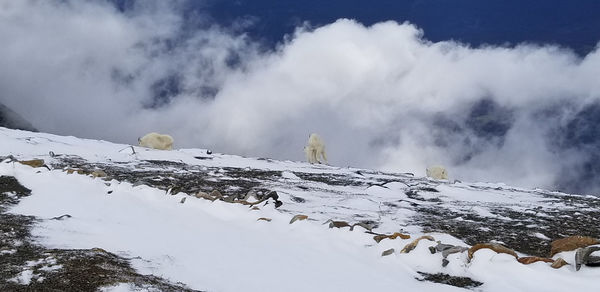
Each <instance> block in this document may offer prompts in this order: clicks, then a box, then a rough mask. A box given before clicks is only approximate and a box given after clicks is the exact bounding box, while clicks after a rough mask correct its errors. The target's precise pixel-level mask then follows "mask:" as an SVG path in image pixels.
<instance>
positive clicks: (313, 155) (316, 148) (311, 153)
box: [304, 133, 327, 164]
mask: <svg viewBox="0 0 600 292" xmlns="http://www.w3.org/2000/svg"><path fill="white" fill-rule="evenodd" d="M304 154H306V159H307V160H308V163H310V164H314V163H327V156H326V155H325V144H324V143H323V140H321V137H319V135H317V134H315V133H312V134H310V136H309V138H308V145H306V146H305V147H304ZM319 157H322V158H323V161H320V160H319Z"/></svg>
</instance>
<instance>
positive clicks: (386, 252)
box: [381, 248, 394, 257]
mask: <svg viewBox="0 0 600 292" xmlns="http://www.w3.org/2000/svg"><path fill="white" fill-rule="evenodd" d="M393 253H394V249H393V248H390V249H388V250H385V251H383V252H382V253H381V256H382V257H384V256H389V255H391V254H393Z"/></svg>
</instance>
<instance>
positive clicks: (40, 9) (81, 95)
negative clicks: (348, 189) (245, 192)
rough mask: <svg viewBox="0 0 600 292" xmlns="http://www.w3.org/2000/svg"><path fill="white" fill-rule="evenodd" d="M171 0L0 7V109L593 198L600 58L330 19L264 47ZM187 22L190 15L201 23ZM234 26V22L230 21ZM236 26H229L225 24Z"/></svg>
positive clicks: (221, 146) (76, 128)
mask: <svg viewBox="0 0 600 292" xmlns="http://www.w3.org/2000/svg"><path fill="white" fill-rule="evenodd" d="M184 4H185V2H182V1H174V2H169V3H167V1H140V2H135V3H134V4H133V5H130V6H131V7H128V8H127V9H125V10H124V11H121V10H118V9H116V8H115V7H114V6H113V5H112V4H110V3H109V2H106V1H85V2H84V1H58V0H48V1H35V0H23V1H10V0H0V39H1V40H2V43H3V45H2V46H0V102H1V103H3V104H5V105H6V106H8V107H10V108H12V109H13V110H14V111H16V112H18V113H19V114H21V115H22V116H23V117H25V118H26V119H27V120H29V121H30V122H31V123H32V124H33V126H34V127H36V128H38V129H39V130H40V131H46V132H51V133H57V134H65V135H76V136H81V137H88V138H97V139H105V140H110V141H114V142H122V143H131V144H135V143H136V141H137V137H140V136H142V135H144V134H145V133H147V132H150V131H157V132H164V133H169V134H171V135H172V136H173V137H174V138H175V144H176V145H175V147H176V148H187V147H200V148H210V149H213V150H214V151H217V152H223V153H231V154H240V155H249V156H261V157H271V158H276V159H290V160H303V151H302V147H303V146H304V144H305V143H306V140H307V138H308V135H309V134H310V133H312V132H318V133H319V134H320V135H321V136H322V137H323V139H324V140H325V143H326V145H327V149H328V155H329V157H328V158H329V159H330V163H331V164H333V165H336V166H357V167H369V168H377V169H383V170H394V171H408V172H413V173H415V174H417V175H424V173H425V167H426V166H427V165H431V164H444V165H447V166H448V169H449V172H450V176H451V178H452V179H460V180H467V181H494V182H506V183H508V184H513V185H519V186H526V187H544V188H550V189H561V190H565V191H573V192H581V193H593V194H594V193H595V194H597V193H600V192H599V191H600V183H599V182H598V180H596V179H594V178H595V176H596V175H598V174H600V154H598V153H600V152H599V150H600V138H597V136H599V135H598V133H600V82H598V76H600V52H599V50H595V51H593V52H592V53H590V54H588V55H587V56H585V57H583V58H582V57H578V56H576V55H575V54H573V53H572V52H571V51H569V50H565V49H561V48H559V47H555V46H540V45H532V44H522V45H518V46H516V47H485V46H484V47H477V48H473V47H470V46H468V45H465V44H460V43H455V42H453V41H445V42H435V43H434V42H430V41H428V40H426V39H424V38H423V37H422V35H423V33H422V31H420V30H419V29H418V28H417V27H415V26H413V25H411V24H409V23H404V24H399V23H396V22H382V23H378V24H375V25H372V26H369V27H365V26H363V25H362V24H360V23H357V22H355V21H352V20H348V19H340V20H338V21H336V22H334V23H331V24H329V25H325V26H322V27H318V28H310V27H301V28H298V30H297V32H296V33H295V34H294V35H292V36H289V37H288V38H287V39H286V41H285V42H283V43H281V44H280V45H279V46H278V47H277V48H275V49H264V48H262V47H261V46H260V44H257V43H255V42H253V41H252V40H250V39H248V38H247V37H246V36H244V35H243V34H240V33H235V32H232V30H230V29H226V28H221V27H216V26H210V25H203V26H202V27H203V28H201V29H198V28H197V27H196V28H195V29H190V28H191V25H190V22H201V21H202V20H201V19H193V17H192V19H190V16H189V15H188V16H184V15H185V5H184ZM198 18H200V16H198ZM241 25H242V26H243V24H241ZM238 31H239V28H238Z"/></svg>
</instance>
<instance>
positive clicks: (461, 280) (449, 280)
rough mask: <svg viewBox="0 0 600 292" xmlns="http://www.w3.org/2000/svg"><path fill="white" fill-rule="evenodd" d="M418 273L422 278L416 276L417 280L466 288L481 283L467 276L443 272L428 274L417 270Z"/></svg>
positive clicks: (477, 285)
mask: <svg viewBox="0 0 600 292" xmlns="http://www.w3.org/2000/svg"><path fill="white" fill-rule="evenodd" d="M418 273H419V274H421V275H422V276H423V278H422V279H419V278H417V280H419V281H429V282H433V283H440V284H446V285H451V286H455V287H461V288H467V289H469V288H475V287H479V286H481V285H483V283H482V282H479V281H475V280H473V279H471V278H467V277H457V276H450V275H448V274H443V273H437V274H429V273H424V272H418Z"/></svg>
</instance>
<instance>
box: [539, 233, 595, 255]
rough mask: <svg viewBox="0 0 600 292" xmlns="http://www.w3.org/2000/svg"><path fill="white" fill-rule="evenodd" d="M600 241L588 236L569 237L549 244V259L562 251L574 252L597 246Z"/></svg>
mask: <svg viewBox="0 0 600 292" xmlns="http://www.w3.org/2000/svg"><path fill="white" fill-rule="evenodd" d="M599 243H600V240H598V239H596V238H593V237H588V236H579V235H576V236H570V237H566V238H561V239H558V240H555V241H553V242H552V243H551V247H552V248H551V249H550V257H552V256H554V255H555V254H557V253H559V252H563V251H571V250H576V249H578V248H582V247H586V246H590V245H594V244H599Z"/></svg>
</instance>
